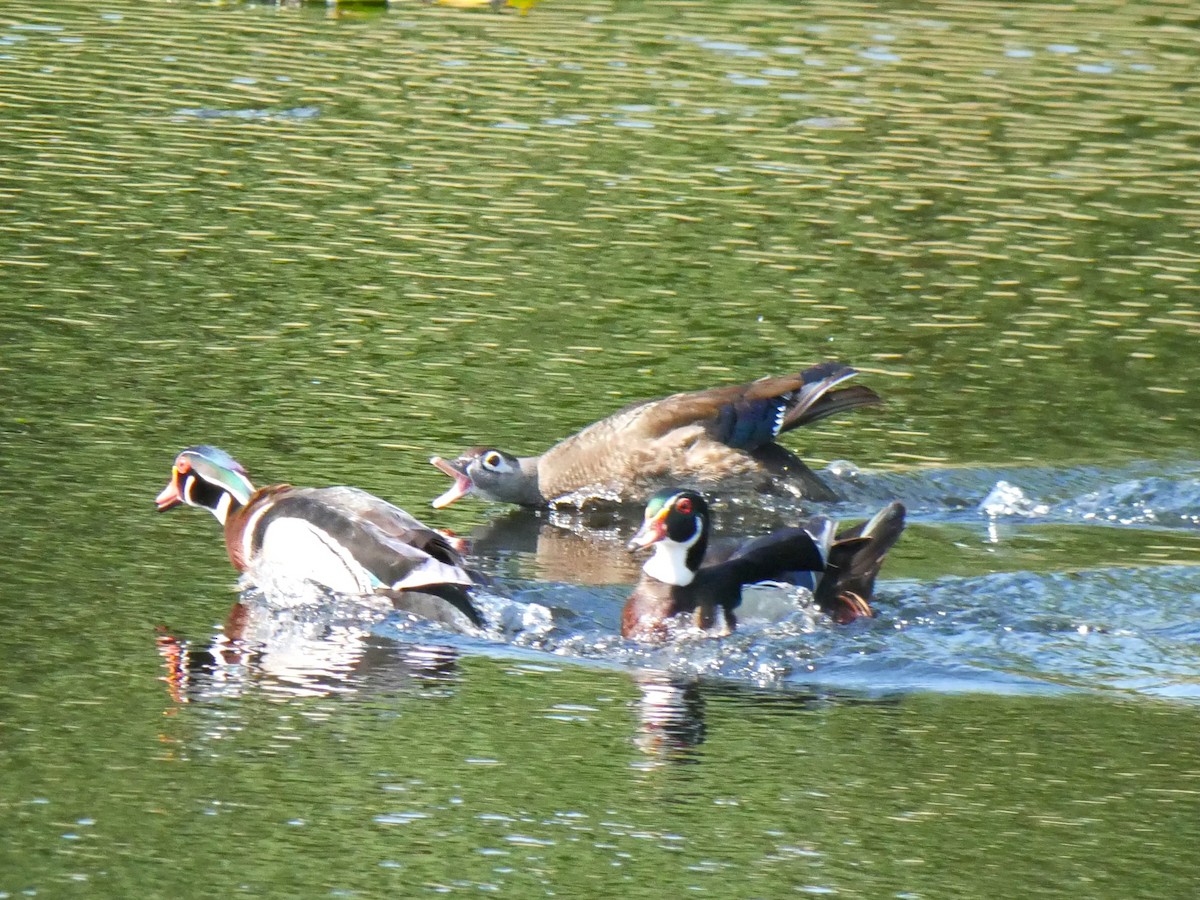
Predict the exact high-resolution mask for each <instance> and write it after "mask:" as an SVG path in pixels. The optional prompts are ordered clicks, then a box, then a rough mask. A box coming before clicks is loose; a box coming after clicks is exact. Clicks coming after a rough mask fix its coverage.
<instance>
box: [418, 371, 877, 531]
mask: <svg viewBox="0 0 1200 900" xmlns="http://www.w3.org/2000/svg"><path fill="white" fill-rule="evenodd" d="M856 374H857V371H856V370H855V369H852V368H850V367H849V366H846V365H842V364H841V363H836V362H825V363H821V364H819V365H815V366H812V367H810V368H808V369H805V370H804V371H803V372H799V373H797V374H795V375H784V376H781V377H776V378H760V379H759V380H758V381H752V382H750V383H748V384H738V385H729V386H727V387H718V388H711V389H709V390H705V391H695V392H693V393H686V394H673V395H672V396H670V397H665V398H663V399H661V400H649V401H645V402H642V403H635V404H634V405H632V406H628V407H626V408H625V409H623V410H621V411H620V412H617V413H615V414H613V415H611V416H609V417H608V418H607V419H602V420H601V421H599V422H596V423H594V424H592V425H589V426H588V427H587V428H585V429H583V430H582V431H580V432H579V433H578V434H575V435H574V436H572V437H569V438H567V439H566V440H564V441H561V442H560V443H558V444H555V445H554V446H553V447H551V448H550V449H549V450H547V451H546V452H545V453H543V454H541V455H540V456H525V457H516V456H512V455H510V454H508V453H505V452H503V451H502V450H497V449H495V448H492V447H475V448H473V449H470V450H467V451H466V452H464V453H463V454H462V455H460V456H459V457H458V458H457V459H455V460H446V459H443V458H442V457H440V456H435V457H433V458H432V459H430V462H431V463H432V464H433V465H434V466H436V467H437V468H438V469H439V470H441V471H442V472H444V473H445V474H447V475H449V476H450V477H451V478H453V479H454V485H453V486H452V487H451V488H450V489H449V490H447V491H446V492H445V493H444V494H442V495H441V496H440V497H438V498H437V499H436V500H434V501H433V505H434V507H436V508H438V509H440V508H442V507H444V506H449V505H450V504H451V503H453V502H455V501H456V500H458V499H460V498H462V497H465V496H466V495H467V494H471V493H474V494H477V495H479V496H480V497H483V498H484V499H486V500H491V501H495V502H498V503H518V504H520V505H522V506H545V505H546V504H547V503H554V502H560V501H563V500H564V499H568V500H570V499H575V500H576V501H578V500H581V499H587V498H601V499H607V500H615V501H620V500H628V499H630V498H632V497H644V496H646V495H647V494H649V493H651V492H653V491H655V490H658V489H659V488H662V487H667V486H669V485H671V484H678V483H679V482H680V481H686V482H689V483H692V484H697V485H701V486H703V487H705V488H706V489H708V490H720V491H724V492H744V491H752V490H760V491H775V492H786V493H790V494H792V495H794V496H800V497H804V498H806V499H809V500H836V499H837V495H836V494H834V493H833V491H831V490H830V489H829V487H828V486H826V485H825V483H824V482H822V481H821V479H820V478H818V477H817V475H816V473H814V472H813V471H812V470H811V469H810V468H809V467H808V466H806V465H805V464H804V463H803V462H802V461H801V460H800V458H799V457H797V456H795V455H794V454H792V453H791V452H789V451H788V450H786V449H784V448H783V447H782V446H780V445H779V444H777V443H776V442H775V440H776V438H778V437H779V435H781V434H783V433H784V432H786V431H790V430H791V429H793V428H798V427H800V426H801V425H809V424H812V423H813V422H816V421H819V420H821V419H824V418H826V417H827V416H831V415H834V414H836V413H840V412H845V411H848V410H852V409H858V408H859V407H862V406H872V405H875V404H878V403H880V402H882V401H881V400H880V399H879V395H878V394H876V393H875V392H874V391H872V390H871V389H870V388H866V387H862V386H853V387H843V388H839V387H838V385H840V384H841V383H842V382H844V381H845V380H846V379H848V378H852V377H853V376H854V375H856Z"/></svg>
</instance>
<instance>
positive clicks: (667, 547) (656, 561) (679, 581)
mask: <svg viewBox="0 0 1200 900" xmlns="http://www.w3.org/2000/svg"><path fill="white" fill-rule="evenodd" d="M699 539H700V529H696V533H695V534H694V535H693V536H692V539H691V540H689V541H688V542H687V543H686V544H677V543H675V542H674V541H670V540H667V541H660V542H659V543H657V544H655V545H654V553H653V554H651V556H650V558H649V559H648V560H646V564H645V565H644V566H642V571H643V572H645V573H646V574H647V575H649V576H650V577H651V578H657V579H658V580H659V581H661V582H663V583H665V584H674V585H676V586H678V587H683V586H684V585H688V584H691V583H692V580H693V579H694V578H695V577H696V573H695V572H693V571H692V570H691V569H689V568H688V566H687V555H688V551H689V550H691V549H692V545H694V544H695V543H696V541H698V540H699Z"/></svg>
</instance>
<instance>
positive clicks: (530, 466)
mask: <svg viewBox="0 0 1200 900" xmlns="http://www.w3.org/2000/svg"><path fill="white" fill-rule="evenodd" d="M539 459H541V457H538V456H522V457H521V458H519V459H518V460H517V464H518V465H520V467H521V478H520V480H519V481H516V480H514V482H513V490H512V493H511V496H509V497H505V498H504V500H505V501H506V502H508V503H517V504H519V505H521V506H545V505H546V498H545V497H543V496H542V491H541V488H540V487H539V482H538V460H539Z"/></svg>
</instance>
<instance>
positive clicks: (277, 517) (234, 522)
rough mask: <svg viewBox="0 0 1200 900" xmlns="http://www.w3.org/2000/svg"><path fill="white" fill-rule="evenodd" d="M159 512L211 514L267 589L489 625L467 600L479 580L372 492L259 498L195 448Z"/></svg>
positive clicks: (245, 568)
mask: <svg viewBox="0 0 1200 900" xmlns="http://www.w3.org/2000/svg"><path fill="white" fill-rule="evenodd" d="M155 503H156V504H157V506H158V509H159V511H160V512H161V511H163V510H168V509H171V508H172V507H175V506H179V505H180V504H184V503H186V504H187V505H189V506H200V507H203V508H205V509H207V510H209V511H210V512H211V513H212V514H213V515H214V516H216V518H217V521H218V522H220V523H221V524H222V526H224V528H225V545H226V548H227V549H228V551H229V559H230V561H231V562H232V563H233V565H234V567H235V568H236V569H237V570H238V571H239V572H245V573H247V574H248V575H249V576H250V578H251V580H252V581H254V582H255V583H259V584H260V586H263V587H267V586H268V585H279V584H285V585H286V584H288V583H291V584H292V585H300V584H302V583H303V582H315V583H316V584H318V585H321V586H323V587H325V588H328V589H329V590H331V591H336V592H337V593H340V594H360V595H361V594H373V595H378V596H382V597H387V598H388V599H390V600H391V601H392V603H393V604H394V605H395V606H396V607H397V608H398V609H403V610H406V611H408V612H412V613H414V614H416V615H418V616H421V617H422V618H425V619H429V620H430V621H433V622H439V623H441V624H445V625H450V626H452V627H456V628H459V629H462V628H465V627H469V626H475V627H482V626H483V619H482V617H481V616H480V615H479V612H478V610H477V609H476V608H475V605H474V603H472V601H471V596H470V589H471V587H472V586H474V584H475V580H474V578H473V577H472V576H471V574H470V573H469V572H468V571H467V570H466V568H465V567H464V565H463V561H462V559H461V557H460V556H459V555H458V553H457V551H455V550H454V549H453V548H452V547H451V546H450V543H449V542H448V541H447V539H446V538H445V537H444V536H443V535H442V534H440V533H439V532H437V531H434V530H433V529H432V528H429V527H427V526H426V525H424V524H423V523H421V522H419V521H418V520H417V519H415V518H413V517H412V516H410V515H409V514H408V513H406V512H405V511H404V510H402V509H400V508H399V507H396V506H393V505H392V504H390V503H387V502H386V501H384V500H381V499H379V498H378V497H375V496H373V495H371V494H368V493H367V492H366V491H363V490H359V489H358V488H352V487H327V488H297V487H292V486H291V485H287V484H275V485H269V486H268V487H265V488H259V489H256V488H255V487H254V485H253V484H251V483H250V479H249V478H248V477H247V475H246V470H245V469H243V468H242V467H241V465H239V464H238V462H237V461H236V460H235V459H234V458H233V457H232V456H230V455H229V454H228V453H226V452H225V451H223V450H219V449H218V448H216V447H210V446H198V447H189V448H188V449H186V450H184V451H183V452H182V453H180V454H179V456H177V457H176V458H175V465H174V466H173V468H172V469H171V480H170V482H169V483H168V484H167V486H166V487H165V488H163V490H162V493H160V494H159V495H158V497H157V498H156V500H155ZM272 593H278V594H280V596H281V597H285V596H286V595H287V594H288V593H289V591H287V590H281V591H278V592H272ZM301 593H303V591H301Z"/></svg>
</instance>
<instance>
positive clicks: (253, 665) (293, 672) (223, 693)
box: [158, 591, 458, 703]
mask: <svg viewBox="0 0 1200 900" xmlns="http://www.w3.org/2000/svg"><path fill="white" fill-rule="evenodd" d="M385 614H386V613H385V612H381V611H380V610H378V609H376V608H374V607H372V606H371V605H362V604H359V605H355V604H354V603H353V602H351V599H346V600H343V601H339V600H331V599H328V598H327V599H326V600H325V601H324V602H321V603H315V602H314V603H310V604H309V605H307V606H300V607H291V608H288V609H286V610H280V609H279V608H277V607H273V606H272V605H270V604H269V603H268V602H267V601H266V600H265V599H264V598H263V597H262V596H261V595H259V594H257V593H256V592H254V591H249V592H247V593H246V594H244V595H243V597H242V599H240V600H239V601H238V602H237V603H235V604H234V606H233V608H232V609H231V610H230V611H229V617H228V618H227V620H226V623H225V627H224V629H223V631H222V632H221V633H220V634H218V635H217V636H216V637H215V638H214V639H213V640H212V641H211V642H210V643H209V644H208V645H206V646H193V645H192V644H190V643H189V642H187V641H184V640H180V639H179V638H176V637H174V636H172V635H170V634H169V633H167V632H166V631H163V632H161V633H160V634H159V637H158V652H159V655H160V656H161V657H162V658H163V661H164V665H165V667H166V676H165V680H166V682H167V685H168V689H169V691H170V693H171V698H172V699H173V700H175V701H176V702H178V703H189V702H196V701H205V700H214V699H219V698H221V697H229V696H238V695H241V694H242V693H243V692H244V691H245V690H246V689H247V688H248V687H249V686H251V685H257V686H259V687H261V688H263V689H264V690H266V691H268V692H273V693H280V694H285V695H292V696H324V695H327V694H332V693H344V692H347V691H368V692H373V691H387V692H395V691H402V690H404V689H405V688H409V687H411V686H412V685H413V684H414V683H427V682H429V681H453V680H455V679H457V677H458V675H457V661H458V652H457V651H456V650H454V649H452V648H450V647H444V646H439V645H430V644H417V643H400V642H397V641H392V640H389V639H387V638H384V637H381V636H379V635H376V634H372V633H371V630H370V629H371V626H372V625H373V624H374V623H375V622H377V621H379V620H380V619H382V618H383V616H384V615H385Z"/></svg>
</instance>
